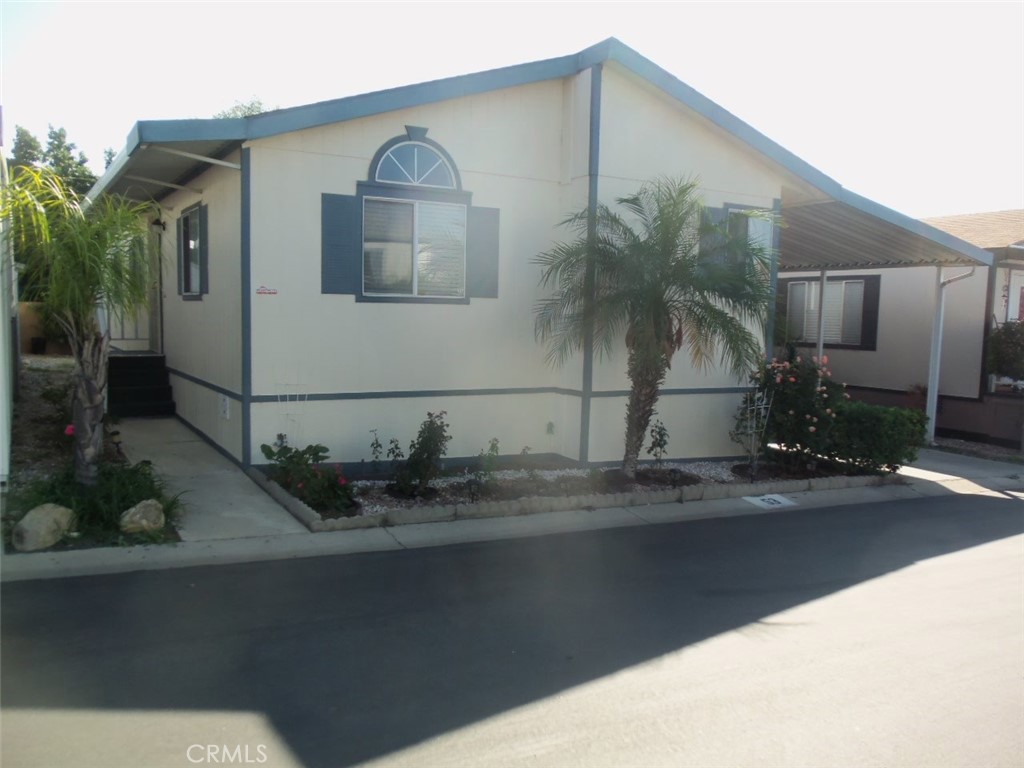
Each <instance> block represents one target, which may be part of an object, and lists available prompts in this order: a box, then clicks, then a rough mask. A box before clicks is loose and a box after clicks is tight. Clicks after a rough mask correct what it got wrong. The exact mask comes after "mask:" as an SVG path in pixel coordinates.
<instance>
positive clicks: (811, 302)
mask: <svg viewBox="0 0 1024 768" xmlns="http://www.w3.org/2000/svg"><path fill="white" fill-rule="evenodd" d="M849 283H859V284H860V285H861V296H862V299H861V302H862V303H861V317H860V318H859V319H858V326H859V331H860V333H859V334H858V336H859V338H858V339H857V341H844V340H843V325H844V323H843V318H844V315H845V312H846V286H847V284H849ZM795 285H802V286H804V296H805V299H804V306H803V309H802V314H803V331H804V333H803V336H802V338H801V339H800V342H801V343H809V344H817V343H818V314H819V313H820V312H821V305H822V295H823V292H822V289H821V281H820V280H810V279H808V280H793V281H791V282H789V283H788V284H787V285H786V328H787V329H788V328H790V327H791V321H790V318H791V316H792V312H793V304H792V290H793V286H795ZM833 285H835V286H838V287H839V299H838V301H839V338H838V339H834V338H833V339H830V338H829V337H828V336H827V335H826V336H825V341H824V343H825V344H832V345H836V346H846V347H858V346H861V344H862V343H863V341H864V316H863V300H864V299H863V297H865V296H866V295H867V281H866V280H863V279H857V280H828V281H827V282H826V286H825V290H828V287H829V286H833ZM812 312H813V313H814V321H813V322H812V323H811V324H810V325H811V331H810V333H809V334H808V314H809V313H812Z"/></svg>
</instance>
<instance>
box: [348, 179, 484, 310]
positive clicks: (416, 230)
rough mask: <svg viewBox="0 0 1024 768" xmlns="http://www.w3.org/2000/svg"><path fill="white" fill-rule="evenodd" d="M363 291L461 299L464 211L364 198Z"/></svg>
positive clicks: (450, 205)
mask: <svg viewBox="0 0 1024 768" xmlns="http://www.w3.org/2000/svg"><path fill="white" fill-rule="evenodd" d="M381 165H383V163H381ZM413 170H414V171H415V170H416V169H415V168H413ZM435 171H436V168H433V167H431V169H428V170H426V171H425V173H426V174H427V176H430V175H431V174H434V173H435ZM378 175H379V174H378ZM363 292H364V293H365V294H371V295H378V296H422V297H444V298H462V297H463V296H465V293H466V206H464V205H457V204H454V203H439V202H431V201H426V200H389V199H384V198H371V197H367V198H364V200H363Z"/></svg>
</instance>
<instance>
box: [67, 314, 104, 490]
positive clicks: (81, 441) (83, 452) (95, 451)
mask: <svg viewBox="0 0 1024 768" xmlns="http://www.w3.org/2000/svg"><path fill="white" fill-rule="evenodd" d="M73 350H74V352H75V358H76V362H77V365H76V367H75V399H74V407H73V411H72V423H73V424H74V426H75V479H76V480H77V481H78V482H79V483H82V484H83V485H96V482H97V477H98V469H99V467H98V465H99V461H100V458H101V456H102V454H103V406H104V400H105V398H106V392H107V339H106V337H105V336H104V335H103V334H100V333H91V334H89V335H88V336H87V337H86V338H85V340H84V341H82V342H80V343H78V344H75V345H73Z"/></svg>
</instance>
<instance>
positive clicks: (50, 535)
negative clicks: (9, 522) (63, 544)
mask: <svg viewBox="0 0 1024 768" xmlns="http://www.w3.org/2000/svg"><path fill="white" fill-rule="evenodd" d="M74 522H75V513H74V512H72V511H71V510H70V509H68V508H67V507H62V506H60V505H58V504H40V505H39V506H38V507H36V508H35V509H33V510H31V511H30V512H29V513H28V514H27V515H25V516H24V517H23V518H21V520H20V521H18V524H17V525H15V526H14V534H13V535H12V536H11V543H12V544H13V545H14V548H15V549H16V550H18V551H19V552H35V551H37V550H40V549H46V548H47V547H52V546H53V545H54V544H56V543H57V542H58V541H60V540H61V539H63V538H64V536H65V534H67V532H68V531H70V530H71V526H72V525H73V524H74Z"/></svg>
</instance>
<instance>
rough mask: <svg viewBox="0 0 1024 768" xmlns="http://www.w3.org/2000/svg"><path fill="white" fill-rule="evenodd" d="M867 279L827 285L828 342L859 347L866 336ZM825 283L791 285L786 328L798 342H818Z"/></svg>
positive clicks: (807, 282) (824, 329)
mask: <svg viewBox="0 0 1024 768" xmlns="http://www.w3.org/2000/svg"><path fill="white" fill-rule="evenodd" d="M864 286H865V282H864V280H829V281H827V283H826V286H825V302H824V304H825V325H824V328H823V331H824V333H823V335H824V339H825V341H824V343H826V344H849V345H854V346H859V345H860V344H861V341H862V336H863V317H864ZM821 305H822V302H821V283H820V281H816V280H815V281H812V280H794V281H792V282H790V283H789V284H788V295H787V300H786V328H787V330H788V331H789V334H788V335H789V338H791V339H793V340H794V341H803V342H809V343H815V344H816V343H817V342H818V318H819V314H820V312H821Z"/></svg>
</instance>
